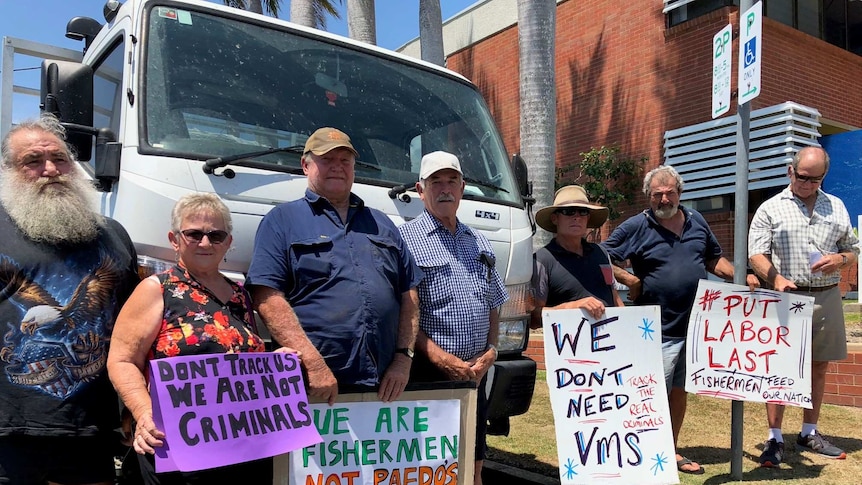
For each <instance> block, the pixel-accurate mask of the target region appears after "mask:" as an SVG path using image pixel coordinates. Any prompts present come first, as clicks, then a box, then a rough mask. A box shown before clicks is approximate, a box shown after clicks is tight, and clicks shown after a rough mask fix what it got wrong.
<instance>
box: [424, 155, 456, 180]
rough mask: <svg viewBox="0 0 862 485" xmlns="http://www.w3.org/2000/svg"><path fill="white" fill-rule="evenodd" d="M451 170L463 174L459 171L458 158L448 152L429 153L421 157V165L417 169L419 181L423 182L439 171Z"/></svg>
mask: <svg viewBox="0 0 862 485" xmlns="http://www.w3.org/2000/svg"><path fill="white" fill-rule="evenodd" d="M447 168H451V169H452V170H454V171H456V172H458V173H460V174H462V175H463V174H464V172H462V171H461V162H460V161H458V157H456V156H455V155H452V154H451V153H448V152H441V151H437V152H431V153H428V154H426V155H425V156H423V157H422V164H421V165H420V167H419V179H420V180H425V179H427V178H428V177H430V176H432V175H434V174H435V173H436V172H439V171H440V170H444V169H447Z"/></svg>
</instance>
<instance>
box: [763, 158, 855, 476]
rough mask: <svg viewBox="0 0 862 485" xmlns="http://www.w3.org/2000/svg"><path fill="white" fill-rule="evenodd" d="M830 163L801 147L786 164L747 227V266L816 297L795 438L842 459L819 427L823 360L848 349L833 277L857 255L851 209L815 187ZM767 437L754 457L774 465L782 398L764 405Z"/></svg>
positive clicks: (774, 284) (780, 287) (780, 285)
mask: <svg viewBox="0 0 862 485" xmlns="http://www.w3.org/2000/svg"><path fill="white" fill-rule="evenodd" d="M828 171H829V155H827V154H826V151H825V150H823V149H822V148H819V147H806V148H803V149H802V150H799V152H798V153H797V154H796V155H795V156H794V157H793V161H792V162H791V164H790V166H789V167H787V176H788V177H789V178H790V185H789V186H788V187H787V188H785V189H784V190H782V191H781V192H780V193H778V195H776V196H774V197H772V198H771V199H769V200H767V201H766V202H764V203H763V204H762V205H761V206H760V207H759V208H758V209H757V212H756V213H755V214H754V218H753V219H752V221H751V228H750V230H749V233H748V255H749V263H750V265H751V268H752V269H753V270H754V272H755V273H756V274H757V276H758V277H760V278H761V279H763V280H764V281H766V283H767V285H768V286H769V287H771V288H773V289H775V290H777V291H789V292H794V293H800V294H805V295H810V296H813V297H814V316H813V318H812V325H811V327H812V335H811V361H812V364H811V366H812V370H811V406H812V407H811V409H805V410H803V413H802V432H801V433H800V434H799V435H798V436H797V437H796V444H797V446H799V447H800V448H802V449H805V450H809V451H813V452H815V453H818V454H819V455H821V456H824V457H827V458H837V459H844V458H846V456H847V455H846V454H845V453H844V451H843V450H841V449H840V448H838V447H837V446H835V445H833V444H832V443H830V442H829V441H828V440H826V438H824V437H823V436H822V435H821V434H820V433H819V432H818V431H817V420H818V418H819V416H820V405H821V404H822V403H823V390H824V385H825V383H826V370H827V368H828V366H829V361H832V360H843V359H845V358H846V357H847V336H846V334H845V331H844V311H843V308H842V303H841V292H840V291H839V290H838V282H839V281H840V280H841V269H842V268H844V267H847V266H849V265H851V264H853V263H854V262H855V261H856V258H857V257H858V255H859V239H858V238H857V237H856V235H855V234H853V226H852V224H851V223H850V215H849V214H848V213H847V208H846V207H844V203H843V202H841V200H840V199H838V198H837V197H835V196H833V195H829V194H827V193H826V192H823V190H821V189H820V184H821V183H822V182H823V178H824V177H825V176H826V172H828ZM766 417H767V421H768V423H769V438H768V439H767V441H766V444H765V445H764V450H763V453H762V454H761V455H760V465H761V466H765V467H777V466H778V465H779V464H780V463H781V461H782V459H783V457H784V438H783V437H782V435H781V422H782V418H783V417H784V406H781V405H778V404H767V405H766Z"/></svg>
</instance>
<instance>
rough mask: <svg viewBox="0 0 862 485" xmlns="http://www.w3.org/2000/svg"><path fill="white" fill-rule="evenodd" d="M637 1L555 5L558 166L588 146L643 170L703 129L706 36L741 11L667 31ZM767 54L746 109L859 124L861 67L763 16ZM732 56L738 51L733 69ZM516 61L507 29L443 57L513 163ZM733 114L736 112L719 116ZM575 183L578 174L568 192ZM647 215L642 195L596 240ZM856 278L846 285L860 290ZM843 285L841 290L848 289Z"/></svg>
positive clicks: (723, 217) (725, 233)
mask: <svg viewBox="0 0 862 485" xmlns="http://www.w3.org/2000/svg"><path fill="white" fill-rule="evenodd" d="M644 3H646V2H621V1H615V2H611V1H609V0H605V1H592V2H584V1H568V2H562V3H560V4H559V5H558V7H557V39H556V40H557V41H556V52H555V61H556V79H557V93H556V95H557V120H558V127H557V159H556V165H557V166H558V167H571V166H573V165H574V166H576V165H577V164H578V163H579V160H580V155H579V154H580V153H582V152H586V151H589V150H590V148H591V147H597V146H600V145H611V144H619V145H620V146H621V147H622V149H623V153H624V154H626V155H628V156H630V157H633V158H640V157H642V156H646V157H648V159H649V160H648V162H647V167H645V168H646V169H647V170H649V169H651V168H654V167H656V166H657V165H659V164H660V163H661V162H662V161H663V144H664V138H663V137H664V133H665V131H667V130H672V129H676V128H680V127H683V126H687V125H690V124H694V123H700V122H703V121H709V120H710V108H711V106H712V92H711V89H712V76H711V70H712V47H711V41H712V36H713V35H714V34H715V33H716V32H718V31H719V30H721V29H722V28H723V27H724V26H725V25H727V24H728V23H731V24H733V25H734V29H736V28H737V27H738V18H739V14H738V9H737V8H736V7H725V8H721V9H719V10H716V11H714V12H711V13H709V14H707V15H704V16H701V17H698V18H696V19H694V20H691V21H689V22H685V23H683V24H680V25H677V26H675V27H673V28H670V29H668V28H666V27H665V17H664V15H663V14H662V13H661V2H660V1H658V0H651V1H650V2H649V4H650V6H649V7H646V8H645V7H644ZM763 46H764V51H763V57H762V66H763V74H762V88H763V94H762V95H761V96H759V97H758V98H756V99H755V100H754V101H752V106H751V107H752V109H759V108H763V107H766V106H772V105H775V104H779V103H782V102H785V101H794V102H798V103H801V104H804V105H807V106H811V107H814V108H816V109H818V110H819V111H820V113H821V114H822V116H823V117H824V118H826V119H829V120H831V121H835V122H840V123H844V124H847V125H850V126H862V89H852V87H853V86H858V84H859V80H860V79H862V57H860V56H857V55H855V54H851V53H849V52H847V51H844V50H842V49H839V48H837V47H835V46H833V45H830V44H828V43H826V42H824V41H821V40H819V39H816V38H814V37H811V36H809V35H807V34H804V33H802V32H800V31H797V30H795V29H793V28H790V27H787V26H785V25H783V24H780V23H778V22H775V21H773V20H771V19H769V18H764V19H763ZM736 55H737V49H736V48H735V49H734V53H733V59H734V63H735V62H736V61H735V59H736ZM518 56H519V54H518V29H517V26H513V27H511V28H509V29H507V30H504V31H502V32H500V33H498V34H497V35H494V36H492V37H490V38H487V39H485V40H482V41H481V42H479V43H477V44H474V45H472V46H470V47H467V48H465V49H462V50H460V51H458V52H455V53H453V54H451V55H450V56H449V57H448V59H447V67H449V68H450V69H453V70H455V71H458V72H460V73H462V74H463V75H465V76H466V77H467V78H469V79H471V80H473V82H475V83H476V85H477V86H478V87H479V89H480V90H481V92H482V93H483V95H484V96H485V99H486V100H487V101H488V105H489V106H490V108H491V111H492V113H493V115H494V118H495V120H496V122H497V125H498V126H499V128H500V131H501V133H502V136H503V141H504V142H505V144H506V147H507V149H508V150H509V152H510V153H514V152H518V151H520V142H519V123H520V120H519V116H520V114H519V113H520V111H519V106H518V103H519V92H518V77H519V69H518ZM735 70H736V68H735V67H734V72H735ZM735 83H736V77H735V75H734V76H733V84H734V87H735ZM734 113H735V105H733V106H732V107H731V113H730V114H728V115H725V116H731V115H733V114H734ZM578 174H579V171H578V170H574V171H573V172H572V178H571V179H569V180H565V181H564V182H566V183H572V182H574V181H575V179H576V177H577V175H578ZM646 205H647V200H646V199H645V198H644V197H643V196H642V195H640V194H638V197H637V199H636V201H635V203H634V204H633V206H632V207H622V208H621V209H622V211H623V219H619V220H617V221H615V222H614V223H609V224H606V225H605V227H604V228H603V230H602V235H601V236H602V237H606V236H607V234H609V231H610V230H611V229H613V227H614V226H615V225H616V224H618V223H619V222H621V221H622V220H624V218H626V217H629V216H631V215H634V214H635V213H637V212H639V211H640V210H641V209H642V208H643V207H645V206H646ZM755 209H756V207H755V206H752V207H750V212H751V213H753V212H754V210H755ZM709 222H710V224H711V226H712V229H713V231H715V233H716V234H717V236H718V239H719V242H720V243H721V245H722V247H723V248H724V249H725V254H726V256H727V257H728V258H729V259H731V260H732V257H733V216H732V213H731V212H730V211H727V212H724V213H723V214H718V215H710V216H709ZM854 275H855V272H854V273H848V274H845V277H846V278H848V279H846V281H852V282H853V285H854V286H855V282H856V278H855V276H854ZM845 286H846V287H845ZM845 286H842V290H843V291H848V290H849V289H851V287H850V286H849V285H845ZM853 289H855V288H853Z"/></svg>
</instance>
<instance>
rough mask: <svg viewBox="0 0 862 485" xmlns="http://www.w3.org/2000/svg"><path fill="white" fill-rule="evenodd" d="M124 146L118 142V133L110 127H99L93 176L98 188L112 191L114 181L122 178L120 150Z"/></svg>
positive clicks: (103, 190)
mask: <svg viewBox="0 0 862 485" xmlns="http://www.w3.org/2000/svg"><path fill="white" fill-rule="evenodd" d="M122 148H123V146H122V145H121V144H120V143H118V142H117V135H115V134H114V132H113V131H111V130H110V129H108V128H101V129H99V132H98V134H97V135H96V163H95V165H96V167H95V170H94V171H93V176H94V177H95V178H96V188H97V189H98V190H100V191H102V192H111V191H112V190H113V188H114V183H115V182H116V181H118V180H120V152H121V151H122Z"/></svg>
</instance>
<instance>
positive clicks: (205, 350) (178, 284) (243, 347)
mask: <svg viewBox="0 0 862 485" xmlns="http://www.w3.org/2000/svg"><path fill="white" fill-rule="evenodd" d="M157 277H158V278H159V282H161V284H162V296H163V299H164V302H165V311H164V316H163V317H162V327H161V329H159V334H158V335H157V336H156V341H155V342H154V343H153V346H152V348H151V349H150V355H149V356H148V357H149V358H150V359H161V358H164V357H174V356H177V355H199V354H220V353H229V354H230V353H237V352H264V351H265V348H264V342H263V339H261V338H260V337H259V336H257V335H255V333H254V332H253V331H252V324H251V322H252V318H253V317H250V316H249V308H250V303H251V302H250V301H249V300H248V293H246V292H245V291H243V289H242V288H241V287H240V286H239V285H237V284H236V283H234V282H233V281H230V280H228V282H229V283H230V285H231V287H232V288H233V296H231V299H230V301H228V302H226V303H222V302H220V301H219V299H218V298H217V297H216V296H215V295H214V294H213V293H211V292H210V291H209V290H208V289H207V288H205V287H204V286H203V285H201V284H200V283H198V282H197V281H196V280H195V279H194V278H193V277H192V276H191V275H190V274H189V272H188V271H187V270H186V269H185V268H182V267H180V266H174V267H173V268H171V269H169V270H167V271H165V272H164V273H160V274H158V275H157ZM225 279H227V278H225Z"/></svg>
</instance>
